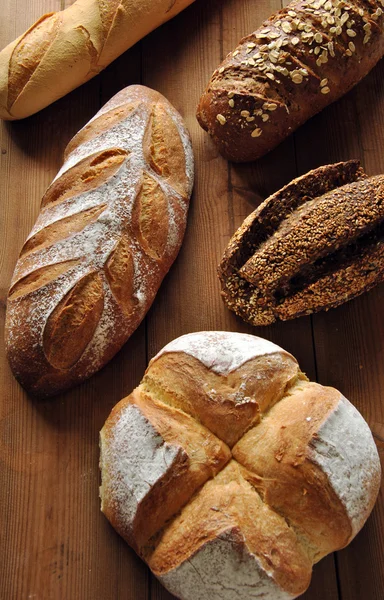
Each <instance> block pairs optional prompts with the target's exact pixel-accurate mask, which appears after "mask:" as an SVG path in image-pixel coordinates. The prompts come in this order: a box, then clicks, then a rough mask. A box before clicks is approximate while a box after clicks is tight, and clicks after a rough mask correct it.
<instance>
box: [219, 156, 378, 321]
mask: <svg viewBox="0 0 384 600" xmlns="http://www.w3.org/2000/svg"><path fill="white" fill-rule="evenodd" d="M219 278H220V281H221V286H222V296H223V299H224V302H225V303H226V305H227V306H228V308H230V309H231V310H233V311H234V312H235V313H236V314H238V315H239V316H241V317H242V318H243V319H244V320H245V321H248V322H250V323H251V324H253V325H268V324H270V323H273V322H274V321H276V320H279V319H280V320H287V319H292V318H296V317H299V316H302V315H306V314H310V313H313V312H318V311H320V310H328V309H329V308H333V307H335V306H338V305H339V304H342V303H343V302H346V301H348V300H351V299H352V298H354V297H356V296H358V295H360V294H362V293H363V292H365V291H368V290H369V289H371V288H372V287H373V286H375V285H376V284H378V283H380V282H381V281H383V280H384V176H383V175H378V176H376V177H370V178H367V176H366V175H365V173H364V172H363V170H362V169H361V167H360V164H359V162H358V161H348V162H345V163H338V164H335V165H328V166H325V167H320V168H318V169H315V170H314V171H310V172H309V173H307V174H306V175H304V176H302V177H299V178H298V179H295V180H293V181H292V182H291V183H290V184H289V185H288V186H286V187H285V188H283V189H281V190H279V191H278V192H276V194H274V195H273V196H270V197H269V198H268V199H267V200H266V201H265V202H263V204H261V205H260V206H259V208H257V209H256V210H255V211H254V212H253V213H252V214H251V215H249V216H248V217H247V219H246V220H245V221H244V223H243V225H242V226H241V227H240V228H239V229H238V231H237V232H236V233H235V235H234V236H233V238H232V239H231V241H230V243H229V245H228V247H227V249H226V251H225V253H224V256H223V259H222V261H221V264H220V266H219Z"/></svg>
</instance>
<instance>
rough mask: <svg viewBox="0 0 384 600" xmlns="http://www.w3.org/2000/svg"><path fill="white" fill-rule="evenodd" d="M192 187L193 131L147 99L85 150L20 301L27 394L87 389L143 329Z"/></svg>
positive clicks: (16, 311)
mask: <svg viewBox="0 0 384 600" xmlns="http://www.w3.org/2000/svg"><path fill="white" fill-rule="evenodd" d="M192 180H193V157H192V150H191V145H190V141H189V137H188V134H187V132H186V130H185V127H184V125H183V123H182V120H181V118H180V117H179V115H178V114H177V113H176V111H175V110H174V109H173V107H172V106H171V105H170V104H169V103H168V102H167V101H166V100H165V99H164V98H163V97H162V96H161V95H160V94H158V93H156V92H153V91H151V90H148V89H147V88H143V87H141V86H132V87H131V88H128V89H127V90H125V91H123V92H120V93H119V94H118V95H117V96H115V97H114V98H113V99H112V100H111V101H110V102H109V103H108V104H107V105H106V106H105V107H104V108H103V109H102V110H101V111H100V112H99V113H98V115H96V117H95V118H94V119H93V120H92V121H91V122H90V123H89V124H88V125H87V126H86V127H85V128H84V129H83V130H81V131H80V132H79V133H78V134H77V135H76V136H75V138H73V140H72V141H71V143H70V144H69V150H67V152H66V160H65V163H64V165H63V167H62V169H61V170H60V172H59V174H58V175H57V177H56V178H55V180H54V181H53V183H52V184H51V186H50V187H49V188H48V190H47V192H46V194H45V195H44V198H43V201H42V206H41V212H40V214H39V216H38V219H37V221H36V224H35V226H34V228H33V230H32V232H31V234H30V236H29V238H28V239H27V241H26V243H25V245H24V247H23V249H22V251H21V254H20V258H19V261H18V263H17V265H16V269H15V273H14V275H13V280H12V284H11V288H10V291H9V297H8V309H7V346H8V355H9V358H10V362H11V366H12V368H13V370H14V372H15V374H16V376H17V377H18V378H19V379H20V381H21V382H22V384H23V385H25V387H26V388H27V389H29V390H30V391H32V392H34V393H37V394H40V393H43V394H50V393H55V392H57V391H59V390H60V389H62V388H65V387H68V386H69V385H72V384H73V383H75V382H78V381H81V380H82V379H84V378H86V377H88V376H89V375H91V374H92V373H93V372H95V371H96V370H97V369H99V368H100V367H101V366H102V365H103V364H105V362H107V360H109V359H110V358H111V357H112V356H113V354H115V352H116V351H117V350H118V349H119V348H120V347H121V345H122V344H123V343H124V342H125V341H126V339H127V338H128V337H129V335H130V334H131V333H132V332H133V331H134V329H136V327H137V326H138V324H139V323H140V321H141V320H142V318H143V317H144V315H145V313H146V311H147V310H148V308H149V306H150V304H151V303H152V301H153V298H154V296H155V294H156V292H157V289H158V287H159V285H160V283H161V281H162V279H163V277H164V275H165V274H166V272H167V271H168V269H169V267H170V265H171V264H172V262H173V260H174V259H175V257H176V255H177V252H178V250H179V247H180V244H181V240H182V237H183V234H184V230H185V225H186V216H187V210H188V201H189V197H190V194H191V189H192ZM27 357H28V358H27Z"/></svg>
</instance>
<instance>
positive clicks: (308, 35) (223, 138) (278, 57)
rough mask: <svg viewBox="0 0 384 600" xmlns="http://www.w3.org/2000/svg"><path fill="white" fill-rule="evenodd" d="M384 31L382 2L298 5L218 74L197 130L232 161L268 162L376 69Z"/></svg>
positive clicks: (305, 1)
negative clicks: (284, 142)
mask: <svg viewBox="0 0 384 600" xmlns="http://www.w3.org/2000/svg"><path fill="white" fill-rule="evenodd" d="M383 28H384V0H370V1H369V2H366V1H363V0H294V1H293V2H291V3H290V4H289V5H288V7H287V8H284V9H283V10H280V11H279V12H277V13H275V14H274V15H272V17H271V18H270V19H268V20H267V21H265V22H264V23H263V25H262V26H261V27H260V28H259V29H258V30H256V31H255V32H253V33H252V34H250V35H248V36H247V37H245V38H244V39H243V40H241V42H240V44H239V46H238V47H237V48H236V50H235V51H234V52H231V53H230V54H228V56H227V57H226V58H225V60H224V61H223V63H222V64H221V65H220V66H219V68H218V69H216V71H215V72H214V73H213V75H212V78H211V80H210V82H209V84H208V86H207V88H206V90H205V92H204V94H203V95H202V97H201V99H200V103H199V106H198V110H197V118H198V121H199V123H200V125H201V126H202V127H203V128H204V129H205V130H207V131H208V132H209V134H210V135H211V136H212V137H213V140H214V141H215V143H216V144H217V145H218V147H219V150H220V152H221V153H222V154H223V156H224V157H225V158H228V159H229V160H233V161H235V162H243V161H248V160H255V159H257V158H259V157H260V156H263V155H264V154H266V153H267V152H269V151H270V150H272V149H273V148H274V147H275V146H277V145H278V144H279V143H280V142H281V141H282V140H283V139H284V138H285V137H286V136H287V135H289V134H290V133H292V132H293V131H294V130H295V129H297V127H299V126H300V125H302V124H303V123H304V122H305V121H306V120H307V119H309V118H310V117H312V116H313V115H314V114H316V113H317V112H319V111H320V110H322V109H323V108H325V107H326V106H328V105H329V104H331V103H332V102H333V101H335V100H337V99H338V98H340V97H341V96H342V95H343V94H345V93H346V92H347V91H349V90H350V89H351V88H352V87H353V86H354V85H356V83H358V82H359V81H360V79H362V77H364V76H365V75H366V74H367V73H368V72H369V71H370V70H371V69H372V67H373V66H374V65H375V64H376V62H377V61H378V60H379V59H380V58H381V57H382V56H383V55H384V34H383ZM324 82H326V83H324ZM228 99H232V100H233V102H231V103H228ZM271 106H273V108H270V107H271ZM245 113H247V114H246V115H245ZM271 113H273V114H271ZM218 115H220V117H223V118H224V119H225V122H224V123H223V122H222V119H221V118H220V119H219V118H218ZM266 116H268V119H267V118H266ZM250 118H252V119H253V120H252V121H250V120H249V119H250ZM259 130H260V133H258V134H255V133H254V132H255V131H259Z"/></svg>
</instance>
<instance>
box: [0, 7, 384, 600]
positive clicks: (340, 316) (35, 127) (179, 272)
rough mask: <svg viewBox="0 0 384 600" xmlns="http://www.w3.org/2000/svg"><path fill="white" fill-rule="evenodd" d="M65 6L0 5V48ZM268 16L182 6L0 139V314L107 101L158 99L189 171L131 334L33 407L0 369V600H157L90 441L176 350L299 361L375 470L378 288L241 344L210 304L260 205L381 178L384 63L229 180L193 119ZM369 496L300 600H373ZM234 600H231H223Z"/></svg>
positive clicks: (383, 406)
mask: <svg viewBox="0 0 384 600" xmlns="http://www.w3.org/2000/svg"><path fill="white" fill-rule="evenodd" d="M71 3H72V1H71V0H67V1H65V0H36V1H35V2H27V0H16V1H15V0H13V1H11V0H0V15H1V20H2V23H1V27H0V47H3V46H5V45H6V44H7V43H8V42H10V41H11V40H13V39H14V38H15V37H16V36H17V35H19V34H20V33H22V32H23V31H24V30H25V29H26V28H27V27H28V26H29V25H30V24H31V23H32V22H33V21H34V20H35V19H36V18H38V17H39V16H40V15H41V14H43V13H44V12H49V11H53V10H60V9H62V8H64V7H65V6H68V5H69V4H71ZM280 6H281V2H280V0H258V2H254V0H221V1H220V0H209V1H208V2H203V0H196V2H195V3H194V4H193V5H191V6H190V7H189V8H188V9H187V10H185V11H184V12H183V13H181V14H180V15H179V16H178V17H176V18H175V19H174V20H173V21H170V22H168V23H166V24H165V25H163V26H162V27H160V28H159V29H158V30H156V31H155V32H153V33H152V34H151V35H150V36H148V37H147V38H145V39H144V40H143V41H142V42H140V43H139V44H137V45H136V46H135V47H134V48H132V49H131V50H130V51H128V52H127V53H125V54H124V55H123V56H122V57H120V58H119V59H118V60H116V61H115V62H114V63H113V64H112V65H110V66H109V67H108V68H107V69H106V70H105V71H104V72H103V73H102V74H101V75H100V76H99V77H97V78H95V79H93V80H92V81H90V82H89V83H87V84H86V85H84V86H82V87H81V88H79V89H77V90H75V91H73V92H72V93H71V94H69V95H68V96H67V97H65V98H63V99H61V100H59V101H58V102H56V103H55V104H54V105H52V106H50V107H48V108H47V109H45V110H44V111H42V112H41V113H39V114H37V115H35V116H33V117H30V118H29V119H26V120H24V121H21V122H15V123H11V124H9V123H2V124H1V127H0V197H1V212H0V215H1V216H0V219H1V220H0V269H1V272H0V306H1V317H2V318H1V323H0V327H1V332H0V335H2V336H3V324H4V313H5V298H6V293H7V289H8V286H9V281H10V279H11V275H12V271H13V268H14V265H15V263H16V260H17V256H18V253H19V251H20V248H21V246H22V244H23V242H24V240H25V238H26V236H27V234H28V233H29V231H30V229H31V226H32V224H33V223H34V220H35V217H36V215H37V213H38V210H39V204H40V200H41V197H42V195H43V193H44V191H45V189H46V187H47V185H48V184H49V183H50V181H51V180H52V179H53V177H54V176H55V175H56V172H57V170H58V168H59V167H60V165H61V162H62V154H63V150H64V148H65V146H66V144H67V142H68V141H69V140H70V138H71V137H72V136H73V134H74V133H75V132H76V131H77V130H78V129H79V128H80V127H81V126H82V125H83V124H85V123H86V122H87V120H89V118H91V117H92V116H93V115H94V114H95V112H96V111H97V110H98V108H99V107H100V106H101V105H102V104H104V103H105V102H106V101H107V100H108V99H109V98H110V97H111V96H112V95H114V94H115V93H116V92H117V91H118V90H119V89H121V88H122V87H124V86H126V85H129V84H131V83H138V82H142V83H143V84H144V85H148V86H151V87H153V88H155V89H158V90H159V91H160V92H161V93H163V94H164V95H165V96H167V97H168V98H169V100H170V101H171V102H172V103H173V104H174V105H175V107H176V108H177V109H178V110H179V111H180V112H181V114H182V115H183V116H184V118H185V120H186V122H187V125H188V127H189V129H190V132H191V136H192V142H193V146H194V151H195V159H196V182H195V189H194V194H193V198H192V203H191V210H190V215H189V222H188V228H187V233H186V237H185V242H184V244H183V247H182V249H181V251H180V254H179V256H178V258H177V260H176V263H175V264H174V266H173V267H172V269H171V271H170V273H169V275H168V276H167V278H166V279H165V281H164V283H163V285H162V287H161V289H160V291H159V294H158V296H157V298H156V301H155V303H154V305H153V307H152V309H151V310H150V312H149V314H148V316H147V318H146V321H145V322H144V323H143V324H142V325H141V326H140V327H139V329H138V330H137V331H136V332H135V334H134V335H133V336H132V337H131V339H130V340H129V341H128V343H127V344H126V346H125V347H124V348H123V349H122V351H121V352H120V353H119V354H118V355H117V356H116V357H115V359H114V360H113V361H112V362H111V363H110V364H109V365H108V366H107V367H106V368H105V369H103V370H102V371H101V372H100V373H98V374H97V375H96V376H94V377H93V378H92V379H91V380H90V381H88V382H87V383H85V384H83V385H82V386H80V387H78V388H77V389H75V390H73V391H71V392H68V393H66V394H64V395H62V396H60V397H58V398H56V399H55V400H52V401H47V402H37V401H35V400H32V399H30V398H28V397H27V396H26V394H25V393H24V392H23V390H22V389H21V388H20V387H19V386H18V384H17V383H16V381H15V380H14V379H13V377H12V374H11V372H10V370H9V367H8V364H7V362H6V359H5V357H4V355H3V354H4V353H3V347H1V350H2V356H1V363H0V365H1V366H0V386H1V388H0V389H1V390H2V394H1V400H0V473H1V475H0V511H1V513H0V514H1V515H2V523H1V526H0V600H19V599H20V600H24V599H36V600H56V599H60V600H77V599H79V600H80V599H81V600H123V599H124V600H171V598H172V596H171V595H170V594H168V592H166V591H165V590H164V589H163V588H162V587H161V586H160V585H159V583H158V582H157V581H156V580H155V579H154V578H153V577H152V576H151V575H150V574H149V572H148V569H147V568H146V567H145V565H144V564H143V563H142V562H141V561H140V560H139V559H138V558H137V557H136V555H135V554H134V553H133V552H132V551H131V550H130V549H129V548H128V547H127V545H126V544H125V543H124V542H123V541H122V540H121V539H120V538H119V537H118V535H117V534H116V533H115V532H114V531H113V529H112V528H111V527H110V526H109V524H108V522H107V521H106V520H105V518H104V517H103V516H102V515H101V513H100V510H99V500H98V485H99V473H98V454H99V452H98V431H99V430H100V428H101V426H102V425H103V423H104V421H105V419H106V417H107V415H108V414H109V412H110V410H111V408H112V406H113V405H114V404H116V402H117V401H118V400H120V398H121V397H123V396H124V395H126V394H128V393H129V392H130V391H131V389H132V388H133V387H134V386H135V385H137V383H138V382H139V381H140V379H141V377H142V374H143V372H144V370H145V367H146V364H147V362H148V360H149V358H151V356H153V355H154V354H155V353H156V352H157V351H158V350H159V349H160V348H161V347H162V346H163V345H164V344H166V343H167V342H169V341H170V340H171V339H173V338H175V337H177V336H178V335H181V334H184V333H187V332H191V331H198V330H203V329H208V330H210V329H224V330H235V331H242V332H248V333H255V334H258V335H261V336H263V337H266V338H268V339H271V340H273V341H274V342H276V343H278V344H280V345H281V346H283V347H284V348H286V349H287V350H289V351H290V352H292V353H293V354H294V355H295V356H296V357H297V358H298V360H299V362H300V364H301V366H302V368H303V370H305V371H306V372H307V374H308V376H310V377H311V378H312V379H316V378H317V379H318V381H320V382H321V383H323V384H327V385H333V386H335V387H337V388H339V389H341V390H342V391H343V392H344V393H345V395H346V396H347V397H348V398H349V399H350V400H352V401H353V402H354V403H355V404H356V406H357V407H358V408H359V410H360V411H361V412H362V413H363V415H364V416H365V417H366V419H367V420H368V422H369V424H370V426H371V428H372V430H373V432H374V435H375V438H376V441H377V444H378V447H379V451H380V454H381V457H382V458H383V456H384V400H383V398H382V393H381V390H382V389H383V388H384V368H383V364H384V342H383V341H382V340H384V325H383V319H382V311H383V309H382V307H383V301H384V288H383V286H381V287H379V288H377V289H375V290H373V291H372V292H370V293H369V294H367V295H365V296H362V297H360V298H358V299H356V300H355V301H352V302H350V303H349V304H346V305H345V306H342V307H340V308H338V309H336V310H333V311H330V312H329V313H321V314H318V315H316V316H314V317H308V318H302V319H298V320H296V321H291V322H287V323H279V324H276V325H273V326H270V327H267V328H251V327H250V326H248V325H246V324H245V323H243V322H242V321H241V320H240V319H238V318H237V317H235V316H234V315H233V314H232V313H230V312H229V311H228V310H227V309H226V308H225V307H224V305H223V303H222V301H221V299H220V295H219V284H218V279H217V276H216V266H217V264H218V262H219V260H220V258H221V255H222V252H223V250H224V248H225V246H226V244H227V243H228V240H229V238H230V236H231V235H232V233H233V232H234V231H235V229H236V228H237V227H238V226H239V225H240V224H241V222H242V221H243V219H244V218H245V216H246V215H247V214H248V213H249V212H250V211H251V210H253V208H255V207H256V206H257V205H258V204H259V203H260V202H261V201H262V200H263V199H264V198H265V197H266V196H267V195H269V194H270V193H272V192H274V191H275V190H276V189H278V188H279V187H281V186H282V185H284V184H285V183H287V182H288V181H289V180H290V179H292V178H293V177H295V176H296V175H298V174H301V173H304V172H306V171H307V170H308V169H310V168H313V167H315V166H318V165H320V164H325V163H329V162H332V161H338V160H342V159H347V158H360V159H361V160H362V162H363V164H364V166H365V167H366V170H367V172H368V173H370V174H374V173H382V172H384V152H383V148H384V122H383V121H384V63H383V62H381V63H380V64H379V65H378V66H377V67H376V69H374V70H373V72H372V73H371V74H370V75H369V76H368V77H367V78H366V79H365V80H364V81H363V82H362V83H361V84H360V85H359V86H357V87H356V89H355V90H353V91H352V92H351V93H350V94H348V95H347V96H346V97H345V98H343V99H342V100H340V101H339V102H338V103H336V104H334V105H332V106H330V107H329V108H328V109H326V110H325V111H323V113H321V114H320V115H318V116H317V117H315V118H314V119H312V120H311V121H310V122H308V123H307V124H306V125H304V126H303V127H302V128H301V129H299V130H298V132H297V133H296V134H295V135H294V136H291V138H289V139H288V140H286V141H285V142H284V143H283V144H281V145H280V146H279V147H278V148H277V149H276V150H274V151H273V152H272V153H270V154H269V155H268V156H266V157H264V158H263V159H261V160H259V161H257V162H256V163H253V164H245V165H231V164H229V163H227V162H226V161H224V160H223V159H222V158H221V157H220V156H219V155H218V153H217V151H216V149H215V147H214V146H213V144H212V143H211V141H210V139H209V137H208V136H207V135H206V134H205V133H204V132H203V131H202V130H201V129H200V127H199V126H198V124H197V122H196V119H195V108H196V105H197V101H198V99H199V96H200V93H201V92H202V90H203V88H204V87H205V85H206V83H207V81H208V79H209V77H210V75H211V73H212V71H213V69H214V68H215V67H216V66H217V64H218V63H219V62H220V60H221V59H222V58H223V56H224V55H225V54H226V53H227V52H228V51H230V50H231V49H232V48H233V47H234V46H236V44H237V43H238V41H239V39H240V38H241V37H242V36H243V35H245V34H247V33H249V32H250V31H252V30H253V29H255V28H256V27H257V26H258V25H260V23H261V22H262V20H263V19H264V18H267V17H268V16H269V15H270V14H271V12H273V11H274V10H276V9H278V8H279V7H280ZM383 492H384V488H382V491H381V494H380V497H379V500H378V503H377V505H376V507H375V509H374V512H373V515H372V517H371V518H370V519H369V521H368V523H367V525H366V527H365V528H364V530H363V531H362V532H361V533H360V534H359V536H358V537H357V538H356V540H355V541H354V542H353V543H352V544H351V545H350V546H349V547H348V548H347V549H345V550H343V551H342V552H339V553H337V555H335V556H329V557H327V558H326V559H325V560H323V561H321V563H320V564H319V565H316V566H315V568H314V575H313V580H312V583H311V586H310V588H309V590H308V591H307V592H306V594H305V595H304V596H303V598H304V599H305V600H379V599H380V600H381V599H382V598H383V597H384V550H383V544H382V537H383V528H384V493H383ZM234 600H235V599H234Z"/></svg>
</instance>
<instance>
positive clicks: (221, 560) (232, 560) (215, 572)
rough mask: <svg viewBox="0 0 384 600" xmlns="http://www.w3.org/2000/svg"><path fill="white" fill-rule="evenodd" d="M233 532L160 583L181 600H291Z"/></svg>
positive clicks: (162, 579)
mask: <svg viewBox="0 0 384 600" xmlns="http://www.w3.org/2000/svg"><path fill="white" fill-rule="evenodd" d="M236 534H237V535H236V536H234V535H233V532H232V531H231V530H229V531H225V532H223V533H221V534H220V535H219V536H218V537H217V538H216V539H214V540H211V541H209V542H207V543H206V544H204V545H203V546H202V547H201V548H200V549H199V550H198V552H197V553H196V554H195V555H194V556H192V557H190V558H189V559H188V560H186V561H185V562H183V563H182V564H181V565H180V566H179V567H177V568H176V569H174V570H173V571H169V572H168V573H166V574H165V575H162V576H159V577H158V579H159V581H161V583H162V584H163V585H164V586H165V587H166V588H167V590H168V591H169V592H171V594H174V595H175V596H176V597H177V598H180V600H201V599H202V598H209V599H210V600H234V598H236V600H250V599H251V598H254V599H262V600H291V598H296V597H297V596H292V594H289V593H287V592H285V591H284V590H282V589H281V588H280V587H279V586H278V585H277V584H276V582H275V581H274V580H273V579H272V578H271V574H270V573H268V572H267V571H266V570H265V569H264V568H263V566H262V565H261V563H260V561H259V559H258V558H257V557H256V556H255V555H254V554H252V552H250V551H249V550H248V549H247V547H246V541H245V540H244V538H243V545H242V547H241V548H238V545H239V540H238V531H236Z"/></svg>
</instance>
